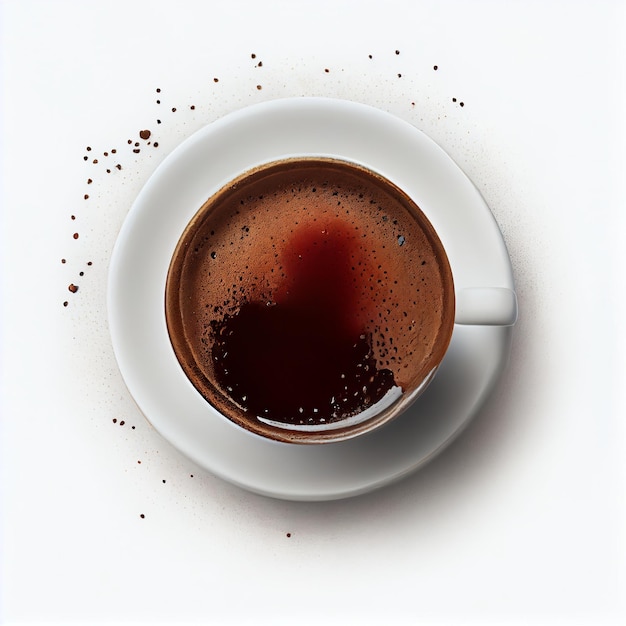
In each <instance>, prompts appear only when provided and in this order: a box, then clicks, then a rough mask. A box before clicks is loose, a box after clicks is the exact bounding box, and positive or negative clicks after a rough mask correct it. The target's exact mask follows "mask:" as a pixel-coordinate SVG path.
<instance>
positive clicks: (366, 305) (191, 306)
mask: <svg viewBox="0 0 626 626" xmlns="http://www.w3.org/2000/svg"><path fill="white" fill-rule="evenodd" d="M165 308H166V321H167V326H168V332H169V335H170V339H171V343H172V346H173V348H174V352H175V353H176V356H177V358H178V360H179V362H180V364H181V366H182V368H183V370H184V372H185V374H186V375H187V377H188V378H189V380H190V381H191V382H192V384H193V385H194V387H195V388H196V389H197V390H198V391H199V392H200V393H201V394H202V396H203V397H204V398H205V399H206V400H207V401H208V402H209V403H210V404H211V405H213V406H214V407H215V408H216V409H218V410H219V411H220V412H221V413H222V414H223V415H225V416H226V417H228V418H229V419H231V420H232V421H234V422H235V423H237V424H239V425H240V426H242V427H244V428H246V429H248V430H251V431H253V432H256V433H258V434H261V435H264V436H269V437H271V438H274V439H279V440H283V441H294V442H298V441H308V440H311V437H310V431H311V430H313V431H316V432H318V433H319V438H320V439H321V440H324V438H325V437H328V439H332V438H333V436H334V435H331V434H328V435H325V434H324V433H333V429H335V430H336V429H337V428H339V429H341V428H342V427H343V426H344V424H350V427H352V425H354V424H355V423H360V421H363V420H365V421H366V420H368V419H370V415H371V414H376V416H377V415H378V413H379V409H378V407H380V406H383V407H386V406H387V405H390V404H393V402H395V401H396V400H397V399H398V398H399V397H400V396H402V395H403V394H404V393H406V392H410V391H411V390H414V389H416V388H417V387H419V386H420V384H421V383H422V382H423V381H424V380H425V379H427V378H428V376H429V375H430V374H431V372H432V371H433V369H434V368H435V367H436V366H437V365H438V363H439V362H440V361H441V358H442V357H443V354H444V353H445V350H446V349H447V346H448V343H449V340H450V337H451V333H452V326H453V323H454V290H453V284H452V274H451V271H450V267H449V264H448V261H447V257H446V256H445V252H444V250H443V246H442V245H441V242H440V241H439V239H438V237H437V235H436V233H435V231H434V229H433V228H432V226H431V224H430V222H429V221H428V220H427V218H426V217H425V216H424V214H423V213H422V212H421V210H420V209H419V208H418V207H417V205H416V204H415V203H414V202H413V201H412V200H411V199H410V198H409V197H408V196H407V195H406V194H405V193H404V192H402V191H401V190H400V189H399V188H398V187H396V186H395V185H394V184H392V183H391V182H389V181H388V180H386V179H385V178H383V177H382V176H379V175H378V174H376V173H374V172H371V171H370V170H368V169H366V168H364V167H362V166H359V165H355V164H352V163H347V162H344V161H341V160H337V159H330V158H312V157H306V158H297V159H286V160H283V161H279V162H273V163H270V164H266V165H263V166H260V167H258V168H255V169H253V170H251V171H249V172H246V173H245V174H243V175H241V176H240V177H239V178H237V179H236V180H234V181H232V182H231V183H229V184H228V185H226V186H225V187H223V188H222V189H221V190H220V191H218V192H217V193H216V194H215V195H214V196H212V197H211V198H210V199H209V200H208V201H207V202H206V203H205V204H204V205H203V206H202V208H201V209H200V210H199V211H198V212H197V214H196V215H195V216H194V218H193V219H192V220H191V222H190V223H189V224H188V226H187V228H186V230H185V231H184V233H183V235H182V237H181V239H180V241H179V243H178V246H177V248H176V250H175V252H174V255H173V258H172V262H171V265H170V270H169V273H168V278H167V285H166V294H165ZM361 416H363V419H361ZM375 418H376V417H375Z"/></svg>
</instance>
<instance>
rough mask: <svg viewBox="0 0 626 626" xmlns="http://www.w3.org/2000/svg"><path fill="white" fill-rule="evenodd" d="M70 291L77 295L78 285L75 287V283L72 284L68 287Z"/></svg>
mask: <svg viewBox="0 0 626 626" xmlns="http://www.w3.org/2000/svg"><path fill="white" fill-rule="evenodd" d="M68 289H69V291H71V292H72V293H76V292H77V291H78V285H75V284H74V283H70V285H69V286H68Z"/></svg>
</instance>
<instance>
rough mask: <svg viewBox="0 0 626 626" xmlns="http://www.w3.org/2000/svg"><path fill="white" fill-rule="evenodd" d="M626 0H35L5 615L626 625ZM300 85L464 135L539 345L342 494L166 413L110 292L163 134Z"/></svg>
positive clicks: (7, 263) (17, 275) (19, 170)
mask: <svg viewBox="0 0 626 626" xmlns="http://www.w3.org/2000/svg"><path fill="white" fill-rule="evenodd" d="M625 13H626V12H625V3H624V2H618V1H613V2H611V1H608V0H604V1H594V2H591V1H588V2H582V1H578V2H565V1H561V2H557V1H549V0H531V1H528V2H495V1H486V0H480V1H476V2H463V1H457V2H455V1H451V0H450V1H443V2H434V1H433V2H409V1H404V2H401V1H393V0H386V1H384V2H356V1H354V2H347V1H340V0H333V1H328V0H317V1H315V2H287V1H277V0H265V1H262V0H256V1H251V0H250V1H241V0H239V1H237V0H235V1H232V0H231V1H229V2H199V1H198V2H192V1H185V0H177V1H176V2H173V1H172V2H170V1H168V2H166V1H163V0H150V1H145V2H138V1H119V0H107V2H78V1H66V2H61V1H58V2H34V1H32V0H28V1H24V0H22V1H18V0H5V1H4V2H3V3H2V34H1V44H2V64H3V67H2V90H3V92H2V99H3V102H2V117H3V128H2V160H3V161H2V193H3V195H2V207H1V212H2V225H1V235H2V248H1V255H2V318H1V320H2V332H3V334H2V344H1V351H2V390H1V391H2V399H1V401H2V405H1V406H2V414H1V419H2V431H1V435H2V456H1V461H0V463H1V470H2V476H1V482H0V487H1V495H2V543H1V546H0V560H1V564H2V579H1V585H2V587H1V595H0V616H1V617H2V618H3V619H4V621H5V623H7V624H17V623H22V622H25V621H33V622H41V623H59V624H68V623H72V622H78V623H101V622H103V623H135V622H137V623H185V622H194V623H196V622H197V623H207V624H236V625H239V624H248V623H250V624H265V623H267V624H282V623H285V624H306V623H309V622H310V623H316V624H320V623H324V624H352V623H354V624H383V623H384V624H454V625H462V624H491V623H493V624H530V625H532V624H565V625H570V624H618V623H624V622H623V620H626V592H625V589H626V502H625V496H626V439H625V432H626V430H625V428H624V420H625V416H626V405H625V403H624V394H623V388H624V383H625V382H626V376H625V374H626V367H625V363H624V349H623V348H624V332H623V322H624V313H625V310H624V309H625V307H624V302H625V300H624V296H623V292H624V268H625V267H626V262H625V261H626V259H625V255H624V247H625V241H624V239H625V232H626V228H625V220H624V214H625V212H626V205H625V201H626V190H625V183H624V178H625V176H624V172H625V171H626V168H625V165H626V162H625V154H624V152H625V151H624V149H625V146H626V132H625V126H624V111H625V110H626V95H625V67H626V46H625V44H624V41H625V40H626V21H625ZM396 50H399V51H400V54H396V53H395V51H396ZM253 53H254V54H256V58H255V59H252V58H251V55H252V54H253ZM370 54H371V55H372V57H373V58H372V59H370V58H369V56H368V55H370ZM258 61H262V66H261V67H257V66H256V64H257V63H258ZM434 65H437V66H438V69H437V70H436V71H435V70H434V69H433V66H434ZM326 69H328V70H329V71H328V72H326V71H325V70H326ZM398 74H401V77H398ZM214 78H218V79H219V82H215V81H214ZM257 85H261V87H262V89H257ZM157 88H160V89H161V93H160V94H157V93H156V89H157ZM296 95H326V96H333V97H342V98H348V99H353V100H356V101H360V102H365V103H368V104H372V105H375V106H378V107H380V108H382V109H385V110H388V111H391V112H393V113H395V114H397V115H398V116H400V117H402V118H404V119H406V120H408V121H409V122H411V123H413V124H414V125H416V126H417V127H419V128H420V129H422V130H424V131H425V132H426V133H427V134H429V135H430V136H431V137H432V138H433V139H435V140H436V141H437V142H438V143H440V145H442V147H443V148H444V149H445V150H447V151H448V152H449V154H450V155H451V156H452V157H453V158H454V159H455V160H456V161H457V163H458V164H459V165H460V166H461V167H462V168H463V169H464V170H465V171H466V172H467V173H468V175H469V176H470V177H471V178H472V180H473V181H474V183H475V184H476V185H477V187H478V188H479V190H480V191H481V192H482V193H483V195H484V196H485V198H486V200H487V202H488V204H489V205H490V207H491V208H492V210H493V212H494V215H495V217H496V219H497V221H498V223H499V224H500V227H501V229H502V231H503V234H504V238H505V241H506V243H507V246H508V248H509V252H510V254H511V259H512V262H513V267H514V272H515V280H516V286H517V291H518V297H519V305H520V318H519V322H518V325H517V327H516V331H515V339H514V344H513V352H512V357H511V363H510V366H509V367H508V369H507V370H506V371H505V372H504V374H503V377H502V379H501V381H500V384H499V385H498V387H497V388H496V390H495V392H494V394H493V396H492V397H491V398H490V400H489V401H488V402H487V404H486V406H485V407H484V410H483V411H481V413H480V414H479V415H478V416H477V417H476V419H475V420H474V422H473V423H472V424H471V425H470V427H469V428H468V430H466V431H465V433H464V434H463V435H462V437H461V438H459V439H458V440H457V441H456V442H455V443H454V444H453V445H452V447H450V448H449V449H448V450H447V451H445V452H444V454H442V455H441V456H440V457H438V458H437V459H436V460H434V461H433V462H431V463H430V464H429V465H428V466H426V467H425V468H424V469H422V470H421V471H420V472H418V473H417V474H415V475H413V476H411V477H409V478H408V479H406V480H404V481H402V482H401V483H398V484H396V485H393V486H391V487H388V488H385V489H383V490H381V491H378V492H375V493H372V494H369V495H366V496H362V497H358V498H354V499H350V500H344V501H337V502H330V503H316V504H312V503H308V504H307V503H290V502H283V501H275V500H272V499H268V498H264V497H260V496H256V495H252V494H249V493H247V492H244V491H242V490H240V489H238V488H236V487H233V486H230V485H228V484H226V483H224V482H222V481H221V480H219V479H217V478H215V477H212V476H211V475H208V474H206V473H205V472H203V471H202V470H200V469H199V468H197V467H196V466H194V465H193V464H192V463H190V462H189V461H187V460H186V459H185V458H183V457H182V456H181V455H180V454H179V453H177V452H176V451H175V450H174V449H173V448H172V447H171V446H170V445H169V444H168V443H167V442H165V441H164V440H162V439H161V438H160V436H159V435H157V434H156V433H155V432H154V431H153V430H152V429H151V428H150V427H149V426H148V424H147V422H146V421H145V419H144V418H143V417H142V415H141V414H140V413H139V412H138V410H137V409H136V407H135V405H134V404H133V401H132V399H131V398H130V396H129V394H128V392H127V390H126V388H125V386H124V384H123V382H122V380H121V377H120V375H119V373H118V370H117V366H116V363H115V360H114V356H113V352H112V348H111V343H110V339H109V335H108V329H107V317H106V307H105V295H106V292H105V286H106V276H107V264H108V261H109V258H110V254H111V250H112V246H113V244H114V242H115V238H116V235H117V232H118V230H119V228H120V226H121V224H122V221H123V220H124V217H125V215H126V214H127V212H128V210H129V208H130V206H131V204H132V202H133V200H134V198H135V196H136V194H137V192H138V190H139V189H140V188H141V186H142V185H143V183H145V181H146V180H147V179H148V178H149V176H150V174H151V173H152V172H153V171H154V169H155V167H156V166H157V165H158V163H159V162H160V160H161V159H163V157H164V156H165V155H166V154H167V153H168V152H169V151H170V150H171V149H173V148H174V147H175V146H176V145H177V144H178V143H180V141H181V140H183V139H184V138H185V137H187V136H189V135H190V134H191V133H192V132H193V131H194V130H196V129H198V128H200V127H202V126H203V125H205V124H207V123H209V122H211V121H213V120H215V119H216V118H218V117H219V116H221V115H223V114H225V113H227V112H229V111H232V110H235V109H238V108H240V107H243V106H245V105H247V104H252V103H254V102H259V101H262V100H267V99H272V98H277V97H282V96H296ZM158 97H160V100H161V104H157V103H156V99H157V98H158ZM453 98H456V99H457V102H456V103H455V102H453V100H452V99H453ZM461 101H462V102H463V103H464V106H463V107H461V106H460V102H461ZM191 105H194V106H195V109H193V110H192V109H191V108H190V107H191ZM173 107H175V108H176V109H177V110H176V112H172V108H173ZM157 119H160V120H161V122H162V123H161V124H157V122H156V120H157ZM141 129H150V130H151V131H152V137H151V141H152V142H154V141H156V142H158V144H159V146H158V147H157V148H155V147H154V145H150V146H148V145H146V142H145V141H141V140H140V139H139V136H138V132H139V131H140V130H141ZM128 139H131V140H132V141H133V142H134V141H140V144H141V145H140V150H141V151H140V153H138V154H135V153H133V152H132V148H133V146H129V145H128V143H127V140H128ZM87 146H90V147H91V148H92V150H91V151H90V152H87V150H86V147H87ZM113 148H115V149H116V150H117V152H116V154H112V153H110V150H111V149H113ZM105 151H107V152H109V156H108V157H105V156H104V154H103V153H104V152H105ZM86 155H88V156H89V159H88V161H85V160H84V159H83V157H84V156H86ZM94 158H97V159H98V161H99V162H98V164H94V163H93V162H92V161H93V159H94ZM116 163H119V164H121V165H122V169H121V170H117V169H116V168H115V167H114V165H115V164H116ZM107 168H108V169H111V168H112V171H111V173H110V174H107V172H106V169H107ZM88 178H91V179H92V180H93V183H91V184H90V185H88V184H87V182H86V181H87V179H88ZM85 194H88V195H89V196H90V197H89V198H88V199H87V200H85V199H84V195H85ZM72 215H74V216H75V219H74V220H72V219H71V216H72ZM74 232H78V233H79V239H77V240H75V239H73V236H72V235H73V233H74ZM62 258H65V259H66V263H65V264H62V263H61V259H62ZM87 261H92V263H93V265H91V266H87V265H86V263H87ZM81 271H83V272H84V276H80V272H81ZM70 283H75V284H77V285H79V291H78V292H77V293H76V294H72V293H70V292H69V291H68V288H67V287H68V285H69V284H70ZM64 301H68V302H69V304H68V306H67V307H64V306H63V302H64ZM618 324H619V325H620V326H618ZM113 420H117V422H116V423H114V421H113ZM122 421H124V425H123V426H122V425H121V422H122ZM133 427H134V428H133ZM192 476H193V477H192ZM141 515H144V516H145V517H143V518H142V517H141ZM288 533H290V534H291V536H290V537H289V536H288V535H287V534H288Z"/></svg>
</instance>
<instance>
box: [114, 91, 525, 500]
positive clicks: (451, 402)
mask: <svg viewBox="0 0 626 626" xmlns="http://www.w3.org/2000/svg"><path fill="white" fill-rule="evenodd" d="M295 155H317V156H333V157H339V158H343V159H346V160H348V161H353V162H356V163H361V164H363V165H365V166H367V167H369V168H370V169H372V170H375V171H378V172H379V173H381V174H383V175H384V176H386V177H387V178H388V179H390V180H392V181H393V182H395V183H396V184H397V185H398V186H399V187H401V188H402V189H404V190H405V191H406V192H407V193H409V195H411V196H412V197H413V199H414V200H415V201H416V202H417V204H418V205H419V206H420V207H421V209H422V210H423V211H424V212H425V214H426V215H427V216H428V218H429V219H430V221H431V222H432V224H433V226H434V227H435V229H436V230H437V232H438V234H439V236H440V238H441V240H442V242H443V244H444V246H445V248H446V250H447V252H448V257H449V260H450V264H451V267H452V272H453V275H454V281H455V287H456V289H457V290H461V289H473V288H477V287H478V288H493V287H496V288H504V289H507V290H513V277H512V272H511V266H510V260H509V256H508V253H507V251H506V247H505V245H504V242H503V239H502V235H501V233H500V231H499V229H498V226H497V224H496V222H495V220H494V218H493V216H492V214H491V212H490V211H489V208H488V207H487V205H486V204H485V201H484V200H483V198H482V197H481V196H480V194H479V193H478V191H477V190H476V188H475V187H474V186H473V185H472V183H471V182H470V181H469V179H468V178H467V177H466V176H465V174H464V173H463V172H462V171H461V170H460V169H459V168H458V166H457V165H456V164H455V163H454V162H453V161H452V160H451V159H450V157H448V156H447V154H445V153H444V152H443V150H441V148H439V147H438V146H437V145H436V144H435V143H434V142H433V141H432V140H430V139H429V138H428V137H426V136H425V135H424V134H423V133H422V132H420V131H418V130H417V129H416V128H414V127H413V126H411V125H410V124H408V123H406V122H404V121H402V120H400V119H398V118H396V117H394V116H392V115H390V114H388V113H384V112H382V111H379V110H377V109H374V108H371V107H369V106H365V105H362V104H356V103H353V102H346V101H342V100H334V99H326V98H290V99H285V100H275V101H272V102H266V103H263V104H259V105H255V106H252V107H249V108H246V109H243V110H241V111H238V112H235V113H232V114H230V115H228V116H226V117H224V118H222V119H221V120H219V121H217V122H215V123H213V124H210V125H209V126H207V127H205V128H204V129H202V130H200V131H199V132H197V133H195V134H194V135H193V136H192V137H190V138H189V139H188V140H186V141H185V142H184V143H183V144H182V145H180V146H179V147H178V148H177V149H176V150H174V151H173V152H172V154H170V155H169V156H168V157H167V158H166V159H165V161H164V162H163V163H162V164H161V165H160V166H159V168H158V169H157V170H156V172H155V173H154V175H153V176H152V177H151V179H150V180H149V181H148V183H147V184H146V185H145V187H144V189H143V190H142V191H141V193H140V194H139V196H138V197H137V200H136V201H135V203H134V205H133V207H132V209H131V210H130V212H129V214H128V217H127V219H126V221H125V223H124V225H123V227H122V229H121V232H120V234H119V238H118V240H117V243H116V246H115V249H114V251H113V256H112V259H111V265H110V271H109V285H108V308H109V325H110V330H111V336H112V340H113V347H114V350H115V354H116V357H117V360H118V363H119V367H120V370H121V373H122V376H123V378H124V380H125V382H126V384H127V386H128V389H129V391H130V393H131V394H132V396H133V398H134V399H135V401H136V402H137V405H138V406H139V408H140V409H141V410H142V412H143V413H144V415H145V416H146V417H147V419H148V420H149V421H150V423H151V424H152V425H153V426H154V427H155V428H156V429H157V430H158V431H159V432H160V433H161V435H163V437H164V438H165V439H167V440H168V441H169V442H170V443H171V444H173V445H174V446H175V447H176V448H178V449H179V450H180V451H182V452H183V453H184V454H186V455H187V456H188V457H190V458H191V459H193V460H194V461H195V462H196V463H198V465H200V466H201V467H203V468H205V469H207V470H208V471H210V472H212V473H213V474H216V475H218V476H220V477H222V478H224V479H225V480H228V481H230V482H232V483H234V484H237V485H239V486H241V487H244V488H246V489H249V490H251V491H254V492H257V493H262V494H265V495H269V496H273V497H278V498H285V499H292V500H328V499H333V498H342V497H347V496H352V495H356V494H360V493H364V492H367V491H370V490H372V489H375V488H377V487H381V486H383V485H385V484H388V483H390V482H392V481H394V480H396V479H398V478H400V477H402V476H405V475H406V474H408V473H409V472H411V471H413V470H415V469H416V468H418V467H420V466H421V465H423V464H424V463H425V462H427V461H428V460H429V459H431V458H432V457H433V456H434V455H436V454H437V453H438V452H439V451H441V450H442V449H443V448H444V447H445V446H446V445H447V444H448V443H449V442H450V441H451V440H452V439H453V438H454V437H455V436H456V435H457V434H458V433H459V432H460V431H461V430H462V429H463V427H464V426H465V425H466V424H467V423H468V421H469V420H470V419H471V417H472V416H473V415H474V414H475V413H476V411H477V410H478V408H479V407H480V406H481V404H482V403H483V401H484V400H485V398H486V397H487V395H488V394H489V392H490V390H491V388H492V386H493V384H494V382H495V381H496V379H497V377H498V375H499V373H500V371H501V370H502V368H503V366H504V365H505V363H506V360H507V357H508V354H509V350H510V339H511V332H512V331H511V327H510V326H467V325H458V324H457V325H456V326H455V329H454V334H453V337H452V342H451V344H450V348H449V350H448V353H447V354H446V356H445V358H444V361H443V363H442V365H441V367H440V370H439V372H438V374H437V376H436V377H435V380H434V381H433V382H432V383H431V385H430V386H429V388H428V389H427V390H426V392H425V393H424V394H423V395H422V396H421V397H420V398H419V399H418V400H417V402H416V403H415V404H414V405H413V406H412V407H411V408H410V409H409V410H408V411H407V412H405V413H404V414H403V415H402V416H400V417H399V418H397V419H396V420H394V421H393V422H391V423H390V424H388V425H387V426H385V427H383V428H381V429H379V430H377V431H375V432H373V433H371V434H368V435H364V436H362V437H359V438H356V439H352V440H348V441H343V442H339V443H332V444H323V445H312V446H303V445H294V444H284V443H277V442H272V441H268V440H265V439H262V438H261V437H258V436H257V435H253V434H251V433H249V432H247V431H245V430H243V429H241V428H239V427H238V426H236V425H234V424H233V423H231V422H230V421H228V420H227V419H225V418H223V417H222V416H220V415H219V414H218V413H217V412H216V411H215V410H214V409H213V408H212V407H211V406H210V405H209V404H208V403H207V402H206V401H205V400H204V399H203V398H202V397H201V396H200V394H199V393H198V392H197V391H196V389H195V388H194V387H193V386H192V385H191V383H190V382H189V381H188V380H187V378H186V377H185V375H184V373H183V372H182V369H181V368H180V366H179V364H178V361H177V359H176V357H175V355H174V353H173V350H172V347H171V344H170V341H169V337H168V333H167V329H166V324H165V313H164V292H165V280H166V275H167V270H168V267H169V262H170V259H171V256H172V253H173V251H174V248H175V246H176V243H177V242H178V239H179V237H180V235H181V233H182V231H183V229H184V228H185V226H186V225H187V223H188V222H189V220H190V219H191V217H192V216H193V215H194V214H195V212H196V211H197V210H198V209H199V208H200V207H201V206H202V204H203V203H204V202H205V201H206V200H207V198H208V197H209V196H210V195H211V194H212V193H214V192H215V191H217V190H218V189H219V188H220V187H221V186H222V185H223V184H225V183H227V182H228V181H229V180H231V179H233V178H235V177H236V176H237V175H238V174H240V173H242V172H244V171H245V170H247V169H249V168H250V167H253V166H255V165H259V164H261V163H264V162H268V161H273V160H276V159H279V158H283V157H288V156H295Z"/></svg>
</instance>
